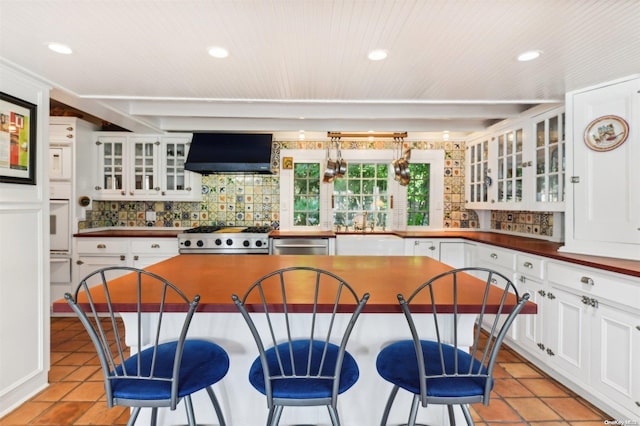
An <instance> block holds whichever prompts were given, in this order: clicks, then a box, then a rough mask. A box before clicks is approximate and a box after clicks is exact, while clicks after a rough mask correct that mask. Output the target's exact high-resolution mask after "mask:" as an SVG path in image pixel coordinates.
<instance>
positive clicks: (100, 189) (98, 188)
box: [93, 186, 102, 191]
mask: <svg viewBox="0 0 640 426" xmlns="http://www.w3.org/2000/svg"><path fill="white" fill-rule="evenodd" d="M93 189H95V190H96V191H102V187H101V186H94V187H93Z"/></svg>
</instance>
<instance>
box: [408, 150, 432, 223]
mask: <svg viewBox="0 0 640 426" xmlns="http://www.w3.org/2000/svg"><path fill="white" fill-rule="evenodd" d="M430 166H431V165H430V164H426V163H425V164H422V163H418V164H410V165H409V171H410V172H411V181H410V182H409V185H408V186H407V226H428V225H429V188H430V184H431V182H430V178H431V173H430V168H431V167H430Z"/></svg>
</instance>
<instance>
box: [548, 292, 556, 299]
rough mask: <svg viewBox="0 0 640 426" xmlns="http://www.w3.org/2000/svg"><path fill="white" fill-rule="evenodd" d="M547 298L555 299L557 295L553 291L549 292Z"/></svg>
mask: <svg viewBox="0 0 640 426" xmlns="http://www.w3.org/2000/svg"><path fill="white" fill-rule="evenodd" d="M547 298H548V299H551V300H553V299H555V298H556V296H555V295H554V294H553V293H547Z"/></svg>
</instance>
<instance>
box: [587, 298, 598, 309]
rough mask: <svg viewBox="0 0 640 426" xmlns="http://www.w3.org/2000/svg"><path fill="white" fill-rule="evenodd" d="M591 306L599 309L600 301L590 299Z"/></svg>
mask: <svg viewBox="0 0 640 426" xmlns="http://www.w3.org/2000/svg"><path fill="white" fill-rule="evenodd" d="M589 306H591V307H593V308H596V309H597V308H598V299H594V298H593V297H592V298H591V299H589Z"/></svg>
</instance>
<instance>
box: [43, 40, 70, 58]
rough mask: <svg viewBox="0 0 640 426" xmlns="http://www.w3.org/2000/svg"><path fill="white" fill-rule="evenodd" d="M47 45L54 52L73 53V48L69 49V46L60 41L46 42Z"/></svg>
mask: <svg viewBox="0 0 640 426" xmlns="http://www.w3.org/2000/svg"><path fill="white" fill-rule="evenodd" d="M47 47H48V48H49V49H51V50H53V51H54V52H56V53H62V54H63V55H71V54H72V53H73V50H71V48H70V47H69V46H67V45H66V44H62V43H48V44H47Z"/></svg>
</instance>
